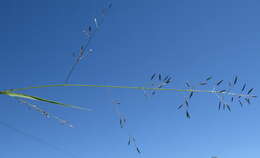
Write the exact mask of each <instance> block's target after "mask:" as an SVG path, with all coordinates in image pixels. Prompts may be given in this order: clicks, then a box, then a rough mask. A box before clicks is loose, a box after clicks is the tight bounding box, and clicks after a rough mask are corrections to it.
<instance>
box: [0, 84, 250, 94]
mask: <svg viewBox="0 0 260 158" xmlns="http://www.w3.org/2000/svg"><path fill="white" fill-rule="evenodd" d="M47 87H98V88H120V89H138V90H158V91H178V92H203V93H223V94H227V95H232V96H241V97H253V96H252V95H245V94H238V93H229V92H221V91H216V90H196V89H175V88H148V87H131V86H112V85H86V84H55V85H42V86H32V87H26V88H17V89H8V90H5V91H8V92H14V91H22V90H28V89H36V88H47ZM0 92H1V91H0ZM2 92H4V91H2ZM0 94H1V93H0Z"/></svg>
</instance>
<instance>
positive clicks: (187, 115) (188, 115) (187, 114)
mask: <svg viewBox="0 0 260 158" xmlns="http://www.w3.org/2000/svg"><path fill="white" fill-rule="evenodd" d="M186 117H187V118H188V119H189V118H190V114H189V112H188V110H186Z"/></svg>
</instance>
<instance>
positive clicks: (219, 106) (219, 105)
mask: <svg viewBox="0 0 260 158" xmlns="http://www.w3.org/2000/svg"><path fill="white" fill-rule="evenodd" d="M220 108H221V101H220V102H219V103H218V110H220Z"/></svg>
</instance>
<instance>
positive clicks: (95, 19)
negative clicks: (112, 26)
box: [94, 18, 99, 28]
mask: <svg viewBox="0 0 260 158" xmlns="http://www.w3.org/2000/svg"><path fill="white" fill-rule="evenodd" d="M94 22H95V25H96V27H97V28H98V26H99V25H98V22H97V18H94Z"/></svg>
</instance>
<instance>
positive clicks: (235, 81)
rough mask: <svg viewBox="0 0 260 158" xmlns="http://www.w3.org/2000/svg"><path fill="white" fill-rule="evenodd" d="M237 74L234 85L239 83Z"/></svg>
mask: <svg viewBox="0 0 260 158" xmlns="http://www.w3.org/2000/svg"><path fill="white" fill-rule="evenodd" d="M237 79H238V78H237V76H236V77H235V80H234V85H235V84H236V83H237Z"/></svg>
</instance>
